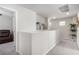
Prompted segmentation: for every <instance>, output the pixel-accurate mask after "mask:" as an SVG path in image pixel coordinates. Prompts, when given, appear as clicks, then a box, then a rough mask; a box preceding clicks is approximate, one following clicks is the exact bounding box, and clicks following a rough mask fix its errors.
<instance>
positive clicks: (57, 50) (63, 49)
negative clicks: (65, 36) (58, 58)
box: [47, 40, 79, 55]
mask: <svg viewBox="0 0 79 59" xmlns="http://www.w3.org/2000/svg"><path fill="white" fill-rule="evenodd" d="M47 55H79V49H78V46H77V43H76V42H73V41H69V40H63V41H61V42H60V43H59V44H57V45H56V46H55V47H54V48H53V49H52V50H51V51H49V52H48V54H47Z"/></svg>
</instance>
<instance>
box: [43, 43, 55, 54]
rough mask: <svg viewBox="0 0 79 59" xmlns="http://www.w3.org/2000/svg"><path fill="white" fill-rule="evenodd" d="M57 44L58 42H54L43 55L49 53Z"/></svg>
mask: <svg viewBox="0 0 79 59" xmlns="http://www.w3.org/2000/svg"><path fill="white" fill-rule="evenodd" d="M55 46H56V44H54V45H53V46H51V47H50V48H49V49H48V50H47V51H46V52H45V53H44V54H43V55H47V53H48V52H49V51H50V50H51V49H53V48H54V47H55Z"/></svg>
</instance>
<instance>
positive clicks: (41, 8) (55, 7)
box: [19, 4, 79, 18]
mask: <svg viewBox="0 0 79 59" xmlns="http://www.w3.org/2000/svg"><path fill="white" fill-rule="evenodd" d="M19 5H20V6H22V7H25V8H28V9H31V10H33V11H35V12H37V13H38V14H39V15H41V16H44V17H54V18H55V17H56V18H63V17H69V16H73V15H76V14H77V13H78V11H79V5H78V4H69V5H68V7H69V11H68V15H67V13H66V12H61V11H60V9H59V8H60V7H62V6H64V4H19Z"/></svg>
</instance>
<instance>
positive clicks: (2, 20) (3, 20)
mask: <svg viewBox="0 0 79 59" xmlns="http://www.w3.org/2000/svg"><path fill="white" fill-rule="evenodd" d="M0 30H11V31H13V19H12V17H9V16H5V15H2V16H0Z"/></svg>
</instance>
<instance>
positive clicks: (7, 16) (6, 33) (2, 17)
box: [0, 7, 16, 55]
mask: <svg viewBox="0 0 79 59" xmlns="http://www.w3.org/2000/svg"><path fill="white" fill-rule="evenodd" d="M15 25H16V20H15V12H13V11H11V10H8V9H5V8H2V7H0V55H16V46H15V45H16V44H15V36H16V27H15Z"/></svg>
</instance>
